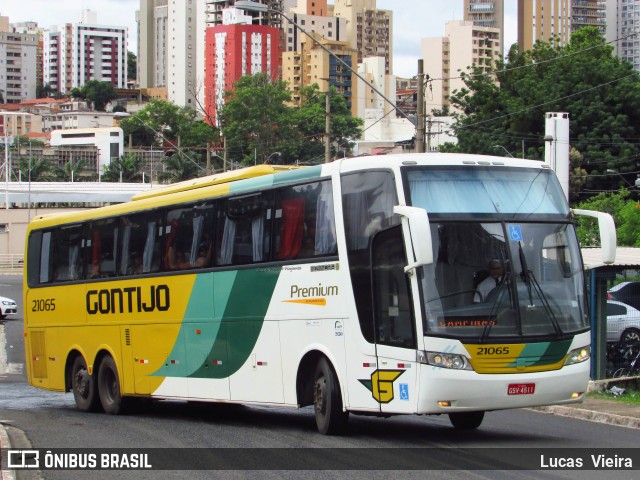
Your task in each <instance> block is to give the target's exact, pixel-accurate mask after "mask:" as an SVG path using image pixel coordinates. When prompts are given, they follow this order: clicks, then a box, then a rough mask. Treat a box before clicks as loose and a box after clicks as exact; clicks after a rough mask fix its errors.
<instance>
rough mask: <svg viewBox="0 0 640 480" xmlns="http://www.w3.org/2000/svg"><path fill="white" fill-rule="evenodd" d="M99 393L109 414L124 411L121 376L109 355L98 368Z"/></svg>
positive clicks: (103, 406) (101, 401)
mask: <svg viewBox="0 0 640 480" xmlns="http://www.w3.org/2000/svg"><path fill="white" fill-rule="evenodd" d="M98 393H99V395H100V403H102V408H103V409H104V411H105V412H106V413H108V414H109V415H118V414H119V413H122V412H123V410H124V409H123V407H124V399H123V398H122V394H121V393H120V377H119V376H118V368H117V367H116V362H115V361H114V360H113V358H112V357H111V356H110V355H107V356H106V357H104V358H103V359H102V362H100V368H99V369H98Z"/></svg>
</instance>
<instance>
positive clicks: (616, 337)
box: [607, 300, 640, 344]
mask: <svg viewBox="0 0 640 480" xmlns="http://www.w3.org/2000/svg"><path fill="white" fill-rule="evenodd" d="M638 341H640V311H639V310H637V309H635V308H633V307H632V306H631V305H627V304H626V303H622V302H617V301H615V300H608V301H607V342H621V343H625V344H627V343H635V342H638Z"/></svg>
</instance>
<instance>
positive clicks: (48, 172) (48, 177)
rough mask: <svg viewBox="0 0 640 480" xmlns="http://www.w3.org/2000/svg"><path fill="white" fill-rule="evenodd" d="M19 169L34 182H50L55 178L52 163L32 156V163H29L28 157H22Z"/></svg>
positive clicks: (19, 161)
mask: <svg viewBox="0 0 640 480" xmlns="http://www.w3.org/2000/svg"><path fill="white" fill-rule="evenodd" d="M18 169H19V170H20V171H21V172H23V175H26V177H27V179H28V180H30V181H32V182H50V181H52V180H54V178H55V176H54V173H53V169H52V168H51V163H50V162H49V160H48V159H46V158H43V157H33V156H32V157H31V162H29V158H28V157H23V156H20V157H19V158H18Z"/></svg>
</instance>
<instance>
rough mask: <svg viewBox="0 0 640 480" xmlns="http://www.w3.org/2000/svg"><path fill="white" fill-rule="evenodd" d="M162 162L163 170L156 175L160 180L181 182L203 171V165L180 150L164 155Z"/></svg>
mask: <svg viewBox="0 0 640 480" xmlns="http://www.w3.org/2000/svg"><path fill="white" fill-rule="evenodd" d="M162 163H163V164H164V167H165V170H164V172H162V173H160V174H159V175H158V178H159V179H160V181H161V182H167V183H173V182H181V181H182V180H189V179H192V178H196V177H198V176H199V175H201V174H202V173H204V169H203V167H202V166H201V165H199V163H197V162H196V161H194V160H193V159H192V158H191V155H189V156H187V155H186V154H185V153H184V152H181V151H178V152H176V153H174V154H173V155H169V156H167V157H165V158H164V160H163V161H162Z"/></svg>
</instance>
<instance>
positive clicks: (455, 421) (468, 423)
mask: <svg viewBox="0 0 640 480" xmlns="http://www.w3.org/2000/svg"><path fill="white" fill-rule="evenodd" d="M483 419H484V412H455V413H450V414H449V421H450V422H451V425H453V426H454V427H455V428H457V429H460V430H473V429H474V428H478V427H479V426H480V424H481V423H482V420H483Z"/></svg>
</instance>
